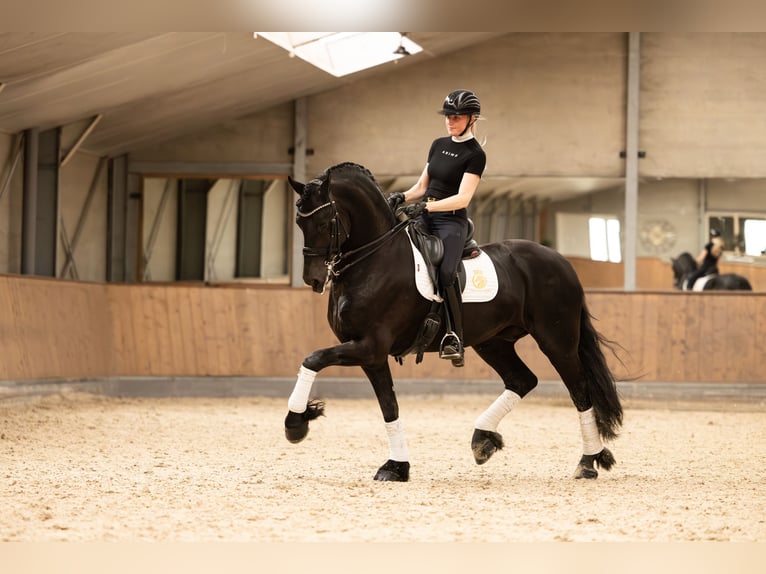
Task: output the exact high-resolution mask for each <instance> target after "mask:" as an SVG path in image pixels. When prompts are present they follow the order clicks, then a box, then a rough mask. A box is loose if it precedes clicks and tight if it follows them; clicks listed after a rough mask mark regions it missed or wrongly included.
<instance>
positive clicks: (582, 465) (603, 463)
mask: <svg viewBox="0 0 766 574" xmlns="http://www.w3.org/2000/svg"><path fill="white" fill-rule="evenodd" d="M614 463H615V460H614V455H613V454H612V451H610V450H609V449H608V448H605V449H602V450H601V452H599V453H598V454H584V455H582V458H581V459H580V462H579V463H578V464H577V468H576V469H575V473H574V477H575V478H591V479H593V478H598V471H597V470H596V465H598V466H599V467H600V468H603V469H604V470H611V468H612V466H614Z"/></svg>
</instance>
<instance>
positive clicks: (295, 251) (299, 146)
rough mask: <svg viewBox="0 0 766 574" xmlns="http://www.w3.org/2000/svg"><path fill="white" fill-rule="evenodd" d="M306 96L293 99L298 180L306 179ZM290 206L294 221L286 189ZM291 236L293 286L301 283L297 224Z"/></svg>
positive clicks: (303, 180)
mask: <svg viewBox="0 0 766 574" xmlns="http://www.w3.org/2000/svg"><path fill="white" fill-rule="evenodd" d="M306 108H307V106H306V98H299V99H297V100H295V140H294V143H293V148H294V151H295V153H294V154H293V178H295V179H296V180H298V181H302V182H305V181H306V139H307V132H308V128H307V126H308V117H307V112H306ZM288 194H289V195H290V198H291V201H290V205H291V206H292V208H291V210H290V221H295V201H293V199H294V198H293V195H294V194H293V191H292V189H291V188H290V189H288ZM292 230H293V233H292V238H291V245H292V249H291V252H292V253H291V257H290V261H291V263H290V265H291V269H290V284H291V285H292V286H293V287H301V286H302V285H303V234H302V233H301V230H300V229H299V228H298V226H297V225H296V224H295V223H293V224H292Z"/></svg>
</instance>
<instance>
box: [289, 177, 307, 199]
mask: <svg viewBox="0 0 766 574" xmlns="http://www.w3.org/2000/svg"><path fill="white" fill-rule="evenodd" d="M287 181H289V182H290V187H292V188H293V189H294V190H295V193H297V194H298V195H303V188H304V187H306V184H304V183H301V182H299V181H295V180H294V179H293V178H292V177H290V176H289V175H288V176H287Z"/></svg>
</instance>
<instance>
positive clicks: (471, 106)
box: [439, 90, 481, 116]
mask: <svg viewBox="0 0 766 574" xmlns="http://www.w3.org/2000/svg"><path fill="white" fill-rule="evenodd" d="M439 113H440V114H442V115H443V116H478V115H479V114H480V113H481V103H480V102H479V98H478V97H476V94H474V93H473V92H471V91H469V90H455V91H454V92H450V94H449V95H448V96H447V97H446V98H444V103H443V104H442V109H441V110H439Z"/></svg>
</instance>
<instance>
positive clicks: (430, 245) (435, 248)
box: [407, 218, 481, 285]
mask: <svg viewBox="0 0 766 574" xmlns="http://www.w3.org/2000/svg"><path fill="white" fill-rule="evenodd" d="M473 232H474V225H473V220H471V219H470V218H469V219H468V234H467V235H466V238H465V245H464V246H463V254H462V256H461V259H473V258H474V257H478V256H479V253H481V251H480V250H479V244H478V243H477V242H476V240H475V239H474V238H473ZM407 233H409V235H410V239H412V243H414V244H415V247H416V248H417V250H418V251H420V253H421V254H422V255H423V259H425V261H426V266H427V267H428V274H429V275H430V277H431V280H432V281H433V283H434V285H438V284H439V282H438V278H439V265H440V264H441V262H442V259H443V258H444V243H443V242H442V240H441V239H440V238H439V237H436V236H435V235H431V234H430V233H429V232H428V229H427V228H426V226H425V225H423V224H422V223H420V222H416V223H413V224H412V225H410V226H409V227H408V228H407ZM463 281H464V280H463Z"/></svg>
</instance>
